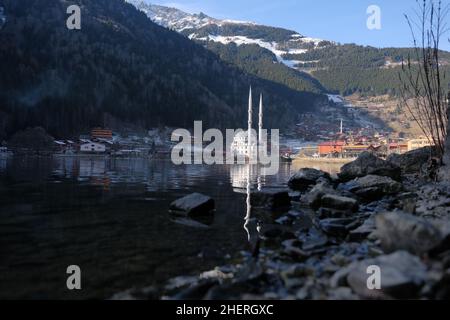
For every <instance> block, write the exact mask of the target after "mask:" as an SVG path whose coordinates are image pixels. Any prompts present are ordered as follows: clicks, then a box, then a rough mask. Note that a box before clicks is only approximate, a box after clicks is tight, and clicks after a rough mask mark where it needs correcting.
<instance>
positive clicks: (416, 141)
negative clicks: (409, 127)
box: [408, 138, 432, 151]
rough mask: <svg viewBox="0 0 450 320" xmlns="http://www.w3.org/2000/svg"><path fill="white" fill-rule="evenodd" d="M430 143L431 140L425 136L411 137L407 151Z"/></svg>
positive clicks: (427, 145)
mask: <svg viewBox="0 0 450 320" xmlns="http://www.w3.org/2000/svg"><path fill="white" fill-rule="evenodd" d="M431 145H432V142H431V141H430V140H428V139H427V138H419V139H411V140H409V141H408V151H412V150H416V149H420V148H423V147H429V146H431Z"/></svg>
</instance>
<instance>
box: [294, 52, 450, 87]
mask: <svg viewBox="0 0 450 320" xmlns="http://www.w3.org/2000/svg"><path fill="white" fill-rule="evenodd" d="M440 55H441V64H442V70H443V77H444V74H447V78H446V81H444V85H445V84H446V83H447V84H448V83H449V77H450V52H446V51H441V52H440ZM416 56H417V54H416V52H415V49H412V48H381V49H379V48H374V47H365V46H358V45H355V44H347V45H329V46H326V47H325V48H318V49H314V50H309V51H308V52H305V53H302V54H296V55H288V56H286V58H287V59H295V60H299V61H301V64H299V65H298V67H299V68H300V69H301V70H305V71H309V72H311V74H312V75H313V76H314V77H316V78H317V79H318V80H319V81H320V82H321V83H322V84H323V85H324V86H325V87H326V88H327V89H329V90H332V91H334V92H339V93H340V94H342V95H350V94H353V93H360V94H363V95H364V94H366V95H383V94H391V95H396V94H398V93H399V92H398V89H399V86H400V81H399V73H401V71H402V69H401V64H402V61H404V63H405V64H406V63H407V61H408V58H411V59H412V60H411V61H412V62H414V59H415V57H416Z"/></svg>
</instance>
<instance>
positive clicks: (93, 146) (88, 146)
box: [80, 141, 106, 153]
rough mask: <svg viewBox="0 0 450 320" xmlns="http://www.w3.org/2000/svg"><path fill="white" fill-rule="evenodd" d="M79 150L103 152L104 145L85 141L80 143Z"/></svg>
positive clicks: (104, 149)
mask: <svg viewBox="0 0 450 320" xmlns="http://www.w3.org/2000/svg"><path fill="white" fill-rule="evenodd" d="M80 152H82V153H105V152H106V146H105V145H104V144H101V143H97V142H92V141H91V142H87V143H83V144H81V145H80Z"/></svg>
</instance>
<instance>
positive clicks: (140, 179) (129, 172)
mask: <svg viewBox="0 0 450 320" xmlns="http://www.w3.org/2000/svg"><path fill="white" fill-rule="evenodd" d="M226 170H228V169H227V167H226V166H207V165H180V166H176V165H174V164H172V162H170V161H165V160H148V159H140V158H137V159H136V158H134V159H111V158H104V157H86V158H82V157H60V158H55V165H54V169H53V172H52V174H53V175H56V176H60V177H61V178H75V179H77V180H79V181H81V182H85V183H91V184H98V183H99V181H100V182H101V181H107V183H108V184H112V185H114V184H142V185H145V187H146V189H147V191H149V192H156V191H171V190H184V189H186V188H190V187H195V186H198V185H199V184H205V185H208V184H210V183H212V182H213V181H215V180H217V179H219V177H223V176H226V175H227V173H226ZM211 177H212V178H213V179H211Z"/></svg>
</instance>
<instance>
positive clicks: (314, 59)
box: [128, 0, 450, 95]
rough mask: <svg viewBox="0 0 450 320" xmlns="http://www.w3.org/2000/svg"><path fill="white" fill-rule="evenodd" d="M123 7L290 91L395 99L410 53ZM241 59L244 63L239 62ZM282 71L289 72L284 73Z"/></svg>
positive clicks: (447, 57)
mask: <svg viewBox="0 0 450 320" xmlns="http://www.w3.org/2000/svg"><path fill="white" fill-rule="evenodd" d="M128 1H130V2H132V3H133V4H134V5H136V6H137V7H138V8H139V9H140V10H142V11H144V12H145V13H146V14H147V15H148V16H149V17H150V18H151V19H152V20H154V21H155V22H157V23H159V24H161V25H163V26H167V27H170V28H172V29H174V30H177V31H178V32H180V33H182V34H184V35H185V36H187V37H189V38H190V39H193V40H195V41H198V42H200V43H201V44H203V45H205V46H206V47H207V48H208V49H210V50H212V51H213V52H215V53H217V54H219V56H220V57H221V58H222V59H224V60H226V61H228V62H231V63H233V64H235V65H237V66H238V67H240V68H241V69H243V70H245V71H247V72H250V73H252V74H255V75H258V76H261V77H263V78H265V79H269V80H271V81H275V82H278V83H283V84H285V85H288V86H290V87H291V88H293V89H300V90H310V91H315V92H320V91H332V92H335V93H340V94H342V95H349V94H353V93H360V94H367V95H380V94H392V95H395V94H397V93H398V87H399V85H400V84H399V80H398V74H399V72H400V71H401V61H402V59H404V60H406V59H407V58H408V55H411V56H414V49H411V48H382V49H379V48H374V47H365V46H358V45H355V44H344V45H341V44H337V43H335V42H332V41H325V40H320V39H313V38H308V37H305V36H303V35H301V34H299V33H298V32H296V31H292V30H286V29H283V28H276V27H270V26H264V25H258V24H255V23H251V22H239V21H230V20H219V19H214V18H211V17H208V16H206V15H205V14H203V13H201V14H188V13H185V12H183V11H180V10H178V9H175V8H167V7H161V6H154V5H151V4H147V3H145V2H144V1H142V0H128ZM254 46H259V47H260V48H261V50H256V49H255V48H254ZM250 50H251V51H252V53H250V52H249V51H250ZM264 51H270V53H271V54H272V56H271V59H267V56H268V55H269V54H270V53H269V52H264ZM242 56H245V57H246V58H245V59H242ZM276 62H279V63H276ZM442 63H443V66H444V71H447V72H449V71H450V67H449V66H450V53H448V52H442ZM285 67H289V68H290V69H293V70H294V71H292V70H291V72H288V70H287V69H286V68H285ZM305 73H308V74H310V75H311V76H312V77H314V78H315V79H313V78H312V77H311V76H310V77H308V76H307V75H305ZM449 78H450V77H449Z"/></svg>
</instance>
